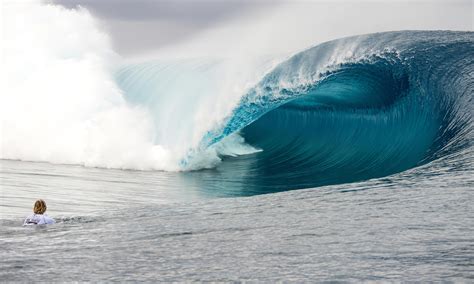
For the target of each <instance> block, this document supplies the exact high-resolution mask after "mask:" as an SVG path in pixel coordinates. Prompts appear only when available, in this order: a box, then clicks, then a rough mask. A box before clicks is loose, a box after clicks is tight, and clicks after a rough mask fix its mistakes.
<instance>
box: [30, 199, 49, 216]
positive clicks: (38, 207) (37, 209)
mask: <svg viewBox="0 0 474 284" xmlns="http://www.w3.org/2000/svg"><path fill="white" fill-rule="evenodd" d="M46 208H47V207H46V202H44V200H43V199H38V200H36V202H35V206H33V212H34V213H35V214H43V213H44V212H46Z"/></svg>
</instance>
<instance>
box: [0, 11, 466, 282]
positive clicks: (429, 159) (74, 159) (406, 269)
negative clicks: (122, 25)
mask: <svg viewBox="0 0 474 284" xmlns="http://www.w3.org/2000/svg"><path fill="white" fill-rule="evenodd" d="M3 8H4V13H3V15H4V20H3V21H4V22H3V25H4V29H3V64H2V67H1V68H2V89H1V95H0V113H1V114H0V117H1V120H2V128H1V132H0V136H1V152H0V167H1V168H0V185H1V204H0V213H1V217H0V221H1V235H0V245H1V247H2V249H1V253H2V258H1V260H0V266H1V267H2V270H1V272H0V276H1V278H2V279H4V280H8V281H32V280H38V279H42V280H44V281H53V280H54V281H71V280H77V279H81V280H86V281H87V280H89V281H100V280H103V281H114V280H116V281H124V280H129V281H137V280H138V281H153V280H162V281H183V280H194V281H239V280H250V281H277V280H283V279H287V280H292V281H309V280H320V281H362V280H375V281H377V280H378V281H380V280H382V281H401V280H415V281H416V280H418V281H436V280H438V281H439V280H447V281H470V280H472V279H473V277H474V274H473V261H474V239H473V238H472V236H473V235H474V232H473V229H472V228H473V226H474V212H473V209H472V202H473V201H474V196H473V193H472V188H473V185H474V143H473V141H474V121H473V110H474V101H473V95H474V60H473V58H474V33H473V32H472V31H442V30H435V31H423V30H416V31H411V30H410V31H389V32H381V33H371V34H363V35H355V36H348V37H343V38H339V39H335V40H331V41H326V42H322V43H319V44H316V45H312V46H310V47H308V46H304V48H301V47H300V48H299V49H297V50H292V51H291V52H281V53H278V54H265V52H262V50H263V51H266V50H267V48H260V47H259V46H258V44H256V46H255V54H251V53H249V52H239V51H238V50H239V48H234V49H230V51H229V53H228V54H219V56H208V55H206V56H203V55H199V54H192V53H193V52H190V54H192V55H193V56H182V55H183V54H182V52H181V51H180V52H179V53H178V54H175V53H173V52H162V53H158V54H150V55H146V56H143V57H140V58H123V57H121V56H120V55H118V54H117V53H116V52H115V51H114V49H113V47H112V44H111V42H110V39H109V36H108V35H107V34H106V32H104V30H103V29H102V28H101V27H100V23H99V22H98V21H97V20H96V19H95V18H94V17H93V16H92V15H91V14H90V13H89V12H88V11H87V10H86V9H84V8H77V9H66V8H62V7H60V6H56V5H49V4H41V3H35V2H31V3H17V4H10V5H5V6H4V7H3ZM38 23H42V24H41V26H39V25H38ZM32 47H33V48H32ZM193 47H194V50H193V51H194V52H197V51H198V50H199V47H198V45H196V46H193ZM260 49H262V50H260ZM229 54H230V55H229ZM36 198H43V199H45V200H47V202H48V208H49V209H48V214H49V215H50V216H52V217H54V218H55V219H56V220H57V221H58V224H56V225H54V226H50V227H44V228H22V227H21V221H22V219H23V218H24V216H26V215H27V214H29V213H30V212H29V210H31V209H30V207H31V205H32V202H33V201H34V200H35V199H36ZM25 214H26V215H25ZM38 243H39V244H41V245H40V246H32V245H29V244H38ZM25 244H27V245H25ZM151 267H153V269H151ZM38 277H40V278H38Z"/></svg>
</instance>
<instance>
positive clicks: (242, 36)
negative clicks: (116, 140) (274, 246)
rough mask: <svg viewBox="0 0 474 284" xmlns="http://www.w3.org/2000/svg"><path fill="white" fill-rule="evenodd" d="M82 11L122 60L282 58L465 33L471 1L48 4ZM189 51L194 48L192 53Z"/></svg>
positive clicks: (473, 14) (81, 0)
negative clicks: (381, 35) (381, 39)
mask: <svg viewBox="0 0 474 284" xmlns="http://www.w3.org/2000/svg"><path fill="white" fill-rule="evenodd" d="M52 1H53V3H55V4H59V5H63V6H65V7H68V8H75V7H77V6H81V7H85V8H86V9H87V10H89V11H90V12H91V13H92V14H93V15H94V16H95V17H96V18H97V19H98V20H99V21H100V22H101V24H102V26H103V28H104V29H105V30H106V31H107V32H108V33H109V35H110V36H111V38H112V42H113V45H114V48H115V50H116V51H117V52H118V53H119V54H121V55H124V56H134V55H138V54H146V53H153V52H154V51H158V50H161V51H163V50H165V51H168V52H170V50H179V49H180V46H181V47H182V46H185V49H187V50H189V49H190V47H192V49H194V50H196V49H201V50H203V49H206V50H208V51H209V52H211V53H222V52H223V51H225V50H226V49H227V46H228V45H236V44H237V45H240V46H242V49H244V50H247V51H249V52H250V51H252V49H253V50H256V51H259V50H260V51H268V50H271V51H273V52H275V53H278V52H289V51H291V50H294V49H301V48H304V47H309V46H311V45H314V44H317V43H320V42H322V41H327V40H331V39H335V38H338V37H343V36H349V35H355V34H364V33H371V32H379V31H390V30H407V29H425V30H437V29H442V30H471V31H472V30H473V18H474V7H473V5H474V4H473V2H474V1H472V0H450V1H429V0H424V1H383V0H379V1H365V2H361V1H339V0H336V1H282V0H279V1H269V0H267V1H263V0H257V1H250V0H230V1H217V0H211V1H210V0H194V1H191V0H175V1H171V0H167V1H163V0H134V1H132V0H52ZM194 47H196V48H194Z"/></svg>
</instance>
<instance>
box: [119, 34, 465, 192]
mask: <svg viewBox="0 0 474 284" xmlns="http://www.w3.org/2000/svg"><path fill="white" fill-rule="evenodd" d="M472 58H474V34H473V33H472V32H446V31H435V32H427V31H402V32H389V33H379V34H371V35H364V36H356V37H350V38H345V39H340V40H335V41H331V42H327V43H324V44H321V45H318V46H316V47H314V48H311V49H309V50H306V51H303V52H301V53H299V54H297V55H295V56H293V57H291V58H290V59H288V60H287V61H285V62H283V63H281V64H279V65H278V66H277V67H275V68H274V69H272V70H271V71H269V72H268V73H267V74H266V75H265V76H264V77H263V79H262V80H261V81H260V82H258V83H257V84H255V86H253V87H252V88H250V89H249V90H248V91H246V93H245V94H244V95H243V96H242V97H241V99H240V100H239V102H238V104H237V106H236V107H235V108H234V110H233V111H232V113H231V115H229V116H227V118H225V119H224V120H223V122H221V123H220V124H219V125H220V126H218V127H214V128H212V129H211V130H209V131H208V132H207V133H206V134H205V135H204V137H203V138H202V140H201V143H200V144H199V146H198V147H195V148H192V149H190V150H189V151H188V153H187V155H186V156H185V157H183V159H182V161H181V166H182V167H184V168H186V166H187V165H188V163H192V162H193V159H195V158H196V157H199V156H201V153H202V152H205V151H206V150H208V149H212V148H222V147H223V146H222V144H224V145H225V144H228V142H227V141H226V139H228V137H229V136H231V137H232V135H235V133H238V134H239V135H240V136H241V137H243V139H245V141H246V142H247V143H248V144H250V145H252V146H253V147H255V148H256V149H260V150H261V151H258V152H255V153H253V152H252V151H250V152H252V154H250V155H247V156H242V157H240V158H230V159H227V161H224V162H225V163H230V164H233V166H228V169H231V170H232V172H233V174H235V175H237V176H239V175H244V176H246V177H247V178H248V179H249V180H251V181H252V182H255V181H256V180H258V183H259V184H260V187H262V188H265V187H268V188H269V191H274V190H275V189H278V188H280V189H289V188H304V187H312V186H319V185H326V184H334V183H343V182H351V181H357V180H364V179H368V178H373V177H381V176H385V175H389V174H392V173H396V172H400V171H403V170H406V169H409V168H412V167H415V166H417V165H421V164H424V163H427V162H429V161H432V160H433V159H436V158H437V157H440V156H443V155H447V154H449V153H450V152H452V151H458V150H459V149H461V148H463V147H468V146H469V145H471V141H472V128H473V127H472V111H473V105H472V98H473V92H474V82H473V78H474V76H473V75H474V61H473V60H472ZM187 64H189V62H188V63H187ZM185 65H186V64H185ZM192 66H193V67H192V68H190V67H189V66H186V68H183V65H177V64H175V65H172V66H171V67H170V65H166V64H164V63H154V64H150V63H145V64H140V65H138V66H131V67H130V66H129V67H127V68H125V69H124V70H122V71H121V72H119V75H118V81H119V85H121V86H122V89H123V90H125V96H126V97H128V98H129V101H134V102H136V103H139V104H142V105H146V106H148V107H149V108H150V109H151V112H152V113H155V114H156V115H157V116H156V117H160V118H159V119H157V120H161V119H163V118H164V117H162V113H161V111H160V108H161V103H160V100H163V97H160V96H155V94H157V93H166V94H172V95H176V94H174V92H172V91H170V90H169V88H172V89H173V88H176V86H180V84H184V86H180V87H179V88H178V89H179V91H180V92H185V93H188V94H190V96H189V98H190V99H187V100H188V102H187V104H184V103H183V104H180V106H182V105H186V106H187V107H191V108H192V107H193V106H195V104H196V103H198V102H193V100H194V99H200V97H199V95H196V93H207V92H206V91H204V92H203V91H202V90H201V89H200V88H201V87H203V86H206V87H209V84H208V83H207V79H208V78H212V77H213V76H212V75H211V74H213V73H214V72H217V73H218V72H220V69H219V68H220V67H219V64H218V63H215V62H206V63H205V64H203V63H199V64H196V63H193V64H192ZM170 69H171V70H170ZM184 70H186V71H184ZM170 74H171V75H170ZM190 74H191V75H190ZM186 77H191V78H193V79H194V80H196V81H197V82H198V83H197V84H195V83H192V82H193V81H192V80H189V78H187V79H183V78H186ZM200 77H202V78H200ZM173 80H176V82H173ZM170 82H171V83H170ZM190 82H191V83H190ZM183 88H186V90H183ZM221 95H222V96H225V94H221ZM166 99H169V98H166ZM211 105H212V103H211ZM167 117H168V118H172V119H171V120H172V121H183V120H180V119H183V118H182V117H173V116H172V114H170V113H168V114H167ZM184 121H186V120H185V118H184ZM157 123H159V122H157ZM185 123H187V122H185ZM174 127H178V128H179V126H174ZM169 131H172V130H169ZM169 131H168V132H169ZM163 135H164V136H166V133H163ZM158 140H160V138H158ZM233 140H235V139H233ZM224 147H226V146H224ZM221 156H224V155H222V154H221ZM224 160H226V158H225V157H224ZM224 167H225V166H224ZM221 168H222V167H221Z"/></svg>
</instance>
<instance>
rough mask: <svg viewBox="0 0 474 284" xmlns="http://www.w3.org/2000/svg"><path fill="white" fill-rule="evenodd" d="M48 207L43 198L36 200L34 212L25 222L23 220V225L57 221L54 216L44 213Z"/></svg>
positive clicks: (45, 223)
mask: <svg viewBox="0 0 474 284" xmlns="http://www.w3.org/2000/svg"><path fill="white" fill-rule="evenodd" d="M46 208H47V207H46V202H44V200H43V199H38V200H36V202H35V205H34V206H33V214H31V215H30V216H28V217H26V219H25V222H23V226H29V225H47V224H54V223H56V221H54V219H53V218H51V217H49V216H48V215H46V214H44V212H46Z"/></svg>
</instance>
